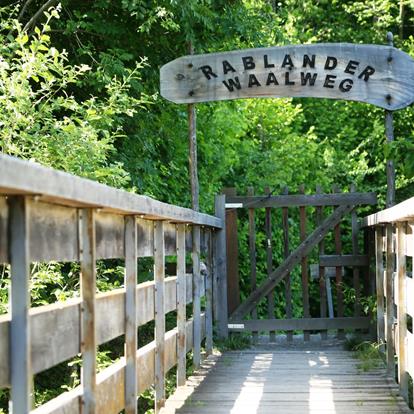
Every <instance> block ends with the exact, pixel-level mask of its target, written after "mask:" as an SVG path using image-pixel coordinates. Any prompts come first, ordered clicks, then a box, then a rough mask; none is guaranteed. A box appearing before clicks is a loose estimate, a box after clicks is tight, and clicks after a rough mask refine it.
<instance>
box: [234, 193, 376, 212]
mask: <svg viewBox="0 0 414 414" xmlns="http://www.w3.org/2000/svg"><path fill="white" fill-rule="evenodd" d="M226 203H231V204H233V203H234V204H239V205H240V207H238V208H247V207H249V208H266V207H273V208H275V207H300V206H305V207H306V206H312V207H318V206H319V207H322V206H349V205H375V204H377V195H376V194H375V193H339V194H306V195H305V194H292V195H273V196H265V197H263V196H253V197H248V196H232V197H227V198H226Z"/></svg>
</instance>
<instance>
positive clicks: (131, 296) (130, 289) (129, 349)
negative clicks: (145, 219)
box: [125, 216, 138, 414]
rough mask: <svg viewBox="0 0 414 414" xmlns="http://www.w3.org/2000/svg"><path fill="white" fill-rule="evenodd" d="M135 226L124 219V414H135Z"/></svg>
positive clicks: (136, 277)
mask: <svg viewBox="0 0 414 414" xmlns="http://www.w3.org/2000/svg"><path fill="white" fill-rule="evenodd" d="M137 233H138V231H137V225H136V220H135V216H126V217H125V360H126V366H125V414H137V390H138V386H137V358H136V354H137V348H138V338H137V325H138V319H137V289H136V288H137V283H138V263H137V261H138V255H137V246H138V239H137Z"/></svg>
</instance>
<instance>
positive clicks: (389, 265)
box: [385, 224, 395, 375]
mask: <svg viewBox="0 0 414 414" xmlns="http://www.w3.org/2000/svg"><path fill="white" fill-rule="evenodd" d="M385 231H386V237H387V246H386V249H387V252H386V268H385V273H386V276H385V281H386V289H385V298H386V352H387V370H388V372H389V373H390V375H394V373H395V362H394V333H393V324H394V295H393V270H394V257H393V246H392V241H393V226H392V224H387V225H386V228H385Z"/></svg>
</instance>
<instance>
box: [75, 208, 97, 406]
mask: <svg viewBox="0 0 414 414" xmlns="http://www.w3.org/2000/svg"><path fill="white" fill-rule="evenodd" d="M80 220H81V224H80V235H81V237H80V239H79V242H80V246H79V250H80V251H81V252H82V254H81V299H82V301H81V352H82V368H81V383H82V386H83V395H82V410H83V411H82V412H83V413H85V414H95V413H96V399H95V398H96V347H97V341H96V318H95V314H96V313H95V302H96V300H95V295H96V251H95V246H96V243H95V240H96V239H95V211H94V210H93V209H89V208H85V209H82V210H81V213H80Z"/></svg>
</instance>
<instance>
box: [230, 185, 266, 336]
mask: <svg viewBox="0 0 414 414" xmlns="http://www.w3.org/2000/svg"><path fill="white" fill-rule="evenodd" d="M247 194H248V195H249V196H253V195H254V188H253V187H249V188H248V189H247ZM227 251H228V250H227ZM249 260H250V292H254V291H255V290H256V288H257V264H256V223H255V217H254V208H249ZM269 297H270V298H269ZM267 300H268V308H267V311H268V314H269V312H270V307H269V305H270V304H271V303H272V292H270V293H269V295H268V296H267ZM270 306H271V305H270ZM230 313H231V310H230ZM251 317H252V318H253V319H257V308H256V307H255V308H254V309H253V310H252V312H251ZM270 317H271V316H270V315H269V318H270ZM258 335H259V333H258V332H253V333H252V337H253V341H254V342H257V340H258ZM270 335H271V336H274V334H273V335H272V333H271V334H270ZM272 339H273V338H272Z"/></svg>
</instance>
